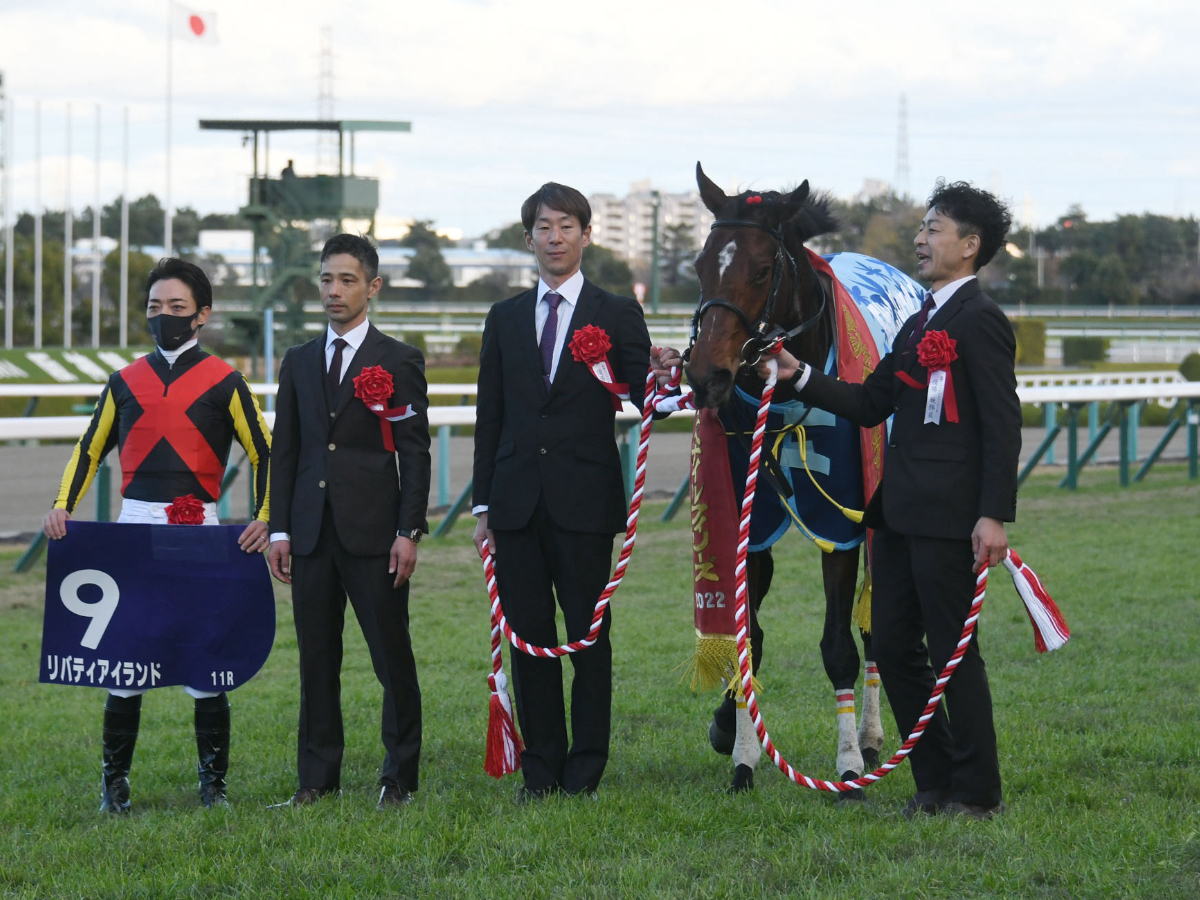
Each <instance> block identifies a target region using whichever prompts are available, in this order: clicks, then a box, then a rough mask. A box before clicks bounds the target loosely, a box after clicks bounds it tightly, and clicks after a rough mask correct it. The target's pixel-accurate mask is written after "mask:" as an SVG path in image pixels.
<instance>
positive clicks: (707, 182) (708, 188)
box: [696, 160, 807, 216]
mask: <svg viewBox="0 0 1200 900" xmlns="http://www.w3.org/2000/svg"><path fill="white" fill-rule="evenodd" d="M806 183H807V182H806ZM696 186H697V187H698V188H700V199H701V200H703V201H704V205H705V206H707V207H708V211H709V212H710V213H712V214H713V215H714V216H719V215H720V214H721V209H722V208H723V207H724V206H725V204H726V203H728V202H729V198H728V197H726V196H725V192H724V191H723V190H721V189H720V188H719V187H717V186H716V184H714V183H713V180H712V179H711V178H709V177H708V176H707V175H705V174H704V169H702V168H701V167H700V162H699V161H698V160H697V162H696Z"/></svg>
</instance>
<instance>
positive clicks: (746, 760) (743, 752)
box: [733, 700, 762, 769]
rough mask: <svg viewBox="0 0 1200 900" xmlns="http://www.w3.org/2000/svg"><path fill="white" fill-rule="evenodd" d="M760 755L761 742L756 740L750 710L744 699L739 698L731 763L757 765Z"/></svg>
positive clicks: (752, 766) (756, 734) (756, 735)
mask: <svg viewBox="0 0 1200 900" xmlns="http://www.w3.org/2000/svg"><path fill="white" fill-rule="evenodd" d="M761 756H762V744H760V743H759V742H758V733H757V732H756V731H755V730H754V723H753V722H752V721H751V720H750V710H749V709H747V708H746V701H744V700H739V701H738V705H737V740H735V741H734V742H733V764H734V765H735V766H749V767H750V768H751V769H753V768H756V767H757V766H758V760H759V758H760V757H761Z"/></svg>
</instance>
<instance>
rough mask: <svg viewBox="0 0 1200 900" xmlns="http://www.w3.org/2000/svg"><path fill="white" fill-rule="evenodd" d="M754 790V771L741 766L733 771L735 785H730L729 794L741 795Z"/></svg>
mask: <svg viewBox="0 0 1200 900" xmlns="http://www.w3.org/2000/svg"><path fill="white" fill-rule="evenodd" d="M752 790H754V770H753V769H752V768H750V767H749V766H746V765H739V766H738V767H737V768H736V769H734V770H733V783H732V784H730V785H729V793H731V794H740V793H743V792H744V791H752Z"/></svg>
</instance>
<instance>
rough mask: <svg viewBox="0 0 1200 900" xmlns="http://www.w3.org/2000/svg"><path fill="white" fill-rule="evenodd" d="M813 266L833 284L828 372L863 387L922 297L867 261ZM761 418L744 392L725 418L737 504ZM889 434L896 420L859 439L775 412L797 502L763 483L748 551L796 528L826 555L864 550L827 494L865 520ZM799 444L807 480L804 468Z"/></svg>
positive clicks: (785, 409) (793, 412) (841, 422)
mask: <svg viewBox="0 0 1200 900" xmlns="http://www.w3.org/2000/svg"><path fill="white" fill-rule="evenodd" d="M809 257H810V261H812V263H813V265H814V267H815V268H817V269H818V271H824V272H825V273H826V274H831V275H832V276H833V279H834V297H833V298H832V299H833V302H834V304H835V306H836V317H837V340H836V342H835V343H834V346H833V347H832V348H831V349H830V352H829V357H828V359H826V361H825V366H824V371H825V372H826V373H828V374H834V373H836V374H837V375H838V376H839V377H841V378H843V379H845V380H847V381H862V380H863V379H864V378H865V377H866V376H867V375H869V374H870V373H871V372H872V371H874V369H875V366H876V365H877V364H878V362H879V360H880V358H881V357H882V356H883V355H884V354H886V353H887V352H888V351H889V350H890V349H891V346H892V341H894V340H895V338H896V334H897V333H898V332H899V331H900V326H901V325H903V324H904V322H905V321H906V320H907V319H908V318H909V317H910V316H911V315H913V314H914V313H915V312H916V311H917V310H918V309H920V308H921V303H922V302H923V301H924V298H925V290H924V289H923V288H922V287H921V286H920V285H919V284H917V283H916V282H915V281H913V280H912V279H911V278H909V277H908V276H907V275H905V274H904V273H903V272H901V271H900V270H899V269H896V268H894V267H892V266H889V265H888V264H887V263H884V262H880V261H879V260H877V259H872V258H871V257H869V256H863V255H862V254H860V253H835V254H832V255H830V256H824V257H821V256H817V255H816V254H813V253H811V252H810V254H809ZM757 412H758V398H757V397H752V396H750V395H749V394H747V393H746V392H744V391H742V390H741V389H740V388H739V389H736V390H735V399H734V401H733V402H732V403H729V404H727V405H726V406H725V407H724V408H723V409H722V410H721V422H722V424H723V425H724V426H725V431H726V433H727V435H728V447H729V468H730V474H731V475H732V477H733V485H734V491H735V494H736V497H737V502H738V503H739V504H740V503H741V496H742V492H743V490H744V487H745V484H746V470H747V468H748V467H749V452H748V447H749V434H750V433H751V432H752V431H753V428H754V417H755V414H756V413H757ZM801 427H802V429H803V431H802V430H801ZM890 428H891V420H890V419H889V420H888V421H887V423H885V425H883V426H880V427H879V428H877V429H860V428H858V427H856V426H854V425H852V424H851V423H850V422H847V421H846V420H845V419H839V418H837V417H836V416H834V415H833V414H832V413H827V412H825V411H824V410H821V409H815V408H813V407H810V406H808V405H806V404H804V403H802V402H800V401H799V400H792V401H789V402H786V403H772V404H771V407H770V410H769V411H768V415H767V431H766V435H765V437H764V446H765V448H766V449H769V450H772V451H774V452H775V456H776V457H777V458H778V460H779V463H780V468H781V469H782V471H783V475H784V478H785V479H786V481H787V483H788V486H790V487H791V489H792V496H791V498H790V499H788V500H784V499H783V498H781V497H780V496H779V494H778V493H777V492H776V491H775V490H774V489H773V488H772V487H771V485H770V483H769V482H768V481H766V480H765V479H763V478H760V479H759V485H758V492H757V493H756V494H755V497H754V507H753V509H752V510H751V513H750V549H751V550H764V549H766V548H767V547H770V546H771V545H772V544H774V543H775V542H776V541H777V540H779V539H780V538H781V537H783V535H784V534H785V533H787V530H788V528H789V527H791V526H792V525H797V527H798V528H799V530H801V532H802V533H804V534H805V536H806V537H809V539H810V540H819V541H820V542H828V543H827V544H824V546H825V548H826V549H835V550H848V549H851V548H853V547H857V546H858V545H859V544H861V543H862V542H863V539H864V537H865V534H866V530H865V528H864V527H863V525H862V524H861V523H860V522H855V521H852V520H851V519H848V518H846V516H844V515H843V514H842V512H841V511H840V510H839V509H838V508H837V507H836V506H834V504H833V503H831V502H830V501H829V500H828V499H826V497H825V496H823V495H822V490H823V491H824V493H825V494H827V495H828V496H829V497H832V498H833V499H834V500H836V501H837V502H838V503H839V504H841V505H842V506H844V507H846V508H848V509H852V510H861V509H862V508H863V506H864V504H865V502H866V499H867V496H869V494H870V493H871V492H873V491H874V489H875V486H876V485H878V483H879V478H880V477H881V475H882V471H883V448H884V446H886V444H887V430H888V429H890ZM738 432H740V433H741V434H742V435H743V436H744V437H745V439H744V440H743V439H741V438H739V437H738V434H737V433H738ZM802 436H803V440H804V442H805V446H804V451H805V452H804V457H805V458H806V459H807V462H808V472H805V470H804V463H803V461H802V458H801V447H800V440H801V437H802ZM809 473H811V475H812V477H811V478H810V477H809ZM814 482H815V484H814ZM818 485H819V486H820V487H819V488H818ZM864 486H865V488H864ZM789 507H790V512H789V509H788V508H789ZM829 545H832V546H829Z"/></svg>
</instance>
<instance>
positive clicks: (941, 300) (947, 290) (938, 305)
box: [792, 275, 975, 391]
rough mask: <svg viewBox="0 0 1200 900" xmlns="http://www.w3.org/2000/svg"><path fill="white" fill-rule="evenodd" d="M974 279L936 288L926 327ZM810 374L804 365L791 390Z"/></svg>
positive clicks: (801, 385) (803, 384)
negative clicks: (947, 302)
mask: <svg viewBox="0 0 1200 900" xmlns="http://www.w3.org/2000/svg"><path fill="white" fill-rule="evenodd" d="M974 279H975V276H974V275H968V276H967V277H966V278H960V279H958V280H957V281H952V282H950V283H949V284H944V285H942V286H941V287H940V288H938V289H937V290H936V291H934V292H933V312H931V313H930V314H929V319H926V320H925V324H926V325H928V324H929V320H930V319H932V318H933V317H934V316H936V315H937V314H938V313H939V312H940V311H941V309H942V307H943V306H945V305H946V301H947V300H949V299H950V298H951V297H953V296H954V295H955V293H957V292H958V289H959V288H960V287H962V286H963V285H964V284H966V283H967V282H968V281H973V280H974ZM811 374H812V370H811V369H810V368H809V365H808V363H804V367H803V369H801V370H800V371H799V372H798V374H797V375H796V378H795V380H794V381H793V382H792V389H793V390H797V391H798V390H800V389H801V388H802V387H804V386H805V385H806V384H808V376H809V375H811Z"/></svg>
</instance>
